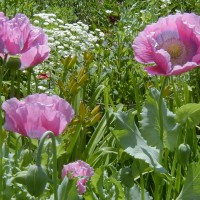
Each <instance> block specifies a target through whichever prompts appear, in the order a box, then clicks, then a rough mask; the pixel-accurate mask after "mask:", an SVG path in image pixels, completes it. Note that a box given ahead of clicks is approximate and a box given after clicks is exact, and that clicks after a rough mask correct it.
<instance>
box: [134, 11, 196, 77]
mask: <svg viewBox="0 0 200 200" xmlns="http://www.w3.org/2000/svg"><path fill="white" fill-rule="evenodd" d="M133 49H134V51H135V59H136V60H137V61H138V62H141V63H145V64H149V63H152V64H153V66H148V67H146V68H145V70H146V71H147V72H148V73H149V74H150V75H155V74H157V75H164V76H170V75H179V74H182V73H184V72H187V71H189V70H191V69H193V68H196V67H198V65H199V64H200V17H199V16H197V15H195V14H193V13H190V14H189V13H185V14H179V13H177V14H175V15H169V16H168V17H164V18H160V19H159V20H158V22H157V23H154V24H151V25H148V26H146V28H145V29H144V31H142V32H140V33H139V35H138V36H137V37H136V38H135V40H134V43H133Z"/></svg>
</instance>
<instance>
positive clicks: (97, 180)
mask: <svg viewBox="0 0 200 200" xmlns="http://www.w3.org/2000/svg"><path fill="white" fill-rule="evenodd" d="M103 173H104V170H103V167H100V168H98V169H96V170H95V174H94V175H93V176H92V178H91V184H92V186H93V187H94V191H95V193H97V194H98V195H99V197H100V199H105V195H104V188H103Z"/></svg>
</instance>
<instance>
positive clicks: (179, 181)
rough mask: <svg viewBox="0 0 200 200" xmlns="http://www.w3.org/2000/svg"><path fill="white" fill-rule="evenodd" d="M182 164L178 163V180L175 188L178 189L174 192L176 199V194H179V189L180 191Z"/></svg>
mask: <svg viewBox="0 0 200 200" xmlns="http://www.w3.org/2000/svg"><path fill="white" fill-rule="evenodd" d="M181 176H182V175H181V165H180V164H178V166H177V172H176V181H175V190H176V193H174V198H173V199H175V195H176V194H179V191H180V186H181Z"/></svg>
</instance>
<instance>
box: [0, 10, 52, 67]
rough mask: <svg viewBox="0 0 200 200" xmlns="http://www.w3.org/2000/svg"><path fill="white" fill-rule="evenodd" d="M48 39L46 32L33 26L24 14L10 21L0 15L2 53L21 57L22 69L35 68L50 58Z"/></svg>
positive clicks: (0, 47) (17, 15)
mask: <svg viewBox="0 0 200 200" xmlns="http://www.w3.org/2000/svg"><path fill="white" fill-rule="evenodd" d="M49 52H50V48H49V47H48V37H47V35H46V34H45V33H44V31H43V30H42V29H41V28H39V27H35V26H33V25H31V23H30V21H29V19H28V18H27V17H26V16H25V15H24V14H16V15H15V17H14V18H12V19H10V20H9V19H8V18H6V17H5V16H4V14H3V13H0V53H1V54H3V55H6V54H7V55H19V59H20V60H21V67H20V69H26V68H28V67H33V66H36V65H38V64H39V63H41V62H43V61H44V60H46V59H47V58H48V56H49Z"/></svg>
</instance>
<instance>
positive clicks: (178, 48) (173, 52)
mask: <svg viewBox="0 0 200 200" xmlns="http://www.w3.org/2000/svg"><path fill="white" fill-rule="evenodd" d="M166 51H167V52H168V53H169V54H170V56H171V58H172V59H177V58H179V57H180V56H181V55H182V53H183V49H182V45H180V44H177V43H176V44H171V45H169V46H168V47H167V49H166Z"/></svg>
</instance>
